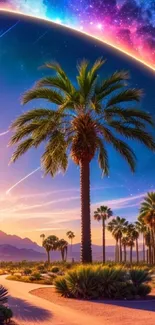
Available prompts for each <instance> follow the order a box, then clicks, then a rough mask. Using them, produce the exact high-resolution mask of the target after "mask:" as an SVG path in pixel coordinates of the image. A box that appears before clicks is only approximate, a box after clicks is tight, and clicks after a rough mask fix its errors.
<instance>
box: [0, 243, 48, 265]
mask: <svg viewBox="0 0 155 325" xmlns="http://www.w3.org/2000/svg"><path fill="white" fill-rule="evenodd" d="M23 260H28V261H45V260H46V255H45V253H39V252H36V251H34V250H33V249H25V248H20V249H19V248H16V247H14V246H11V245H1V246H0V261H23Z"/></svg>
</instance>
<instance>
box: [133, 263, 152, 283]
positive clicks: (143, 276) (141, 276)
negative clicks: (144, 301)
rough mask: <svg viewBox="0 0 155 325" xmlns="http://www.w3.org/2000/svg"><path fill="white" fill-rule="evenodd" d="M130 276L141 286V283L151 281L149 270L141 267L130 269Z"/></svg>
mask: <svg viewBox="0 0 155 325" xmlns="http://www.w3.org/2000/svg"><path fill="white" fill-rule="evenodd" d="M129 276H130V279H131V281H132V283H133V284H134V286H135V287H139V286H140V285H141V284H144V283H147V282H150V281H151V275H150V274H149V272H148V271H147V270H144V269H140V268H138V269H131V270H129Z"/></svg>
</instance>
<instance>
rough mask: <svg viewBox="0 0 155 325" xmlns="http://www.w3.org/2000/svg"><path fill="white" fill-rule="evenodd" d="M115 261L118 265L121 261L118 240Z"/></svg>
mask: <svg viewBox="0 0 155 325" xmlns="http://www.w3.org/2000/svg"><path fill="white" fill-rule="evenodd" d="M115 261H116V263H117V262H118V261H119V248H118V240H116V248H115Z"/></svg>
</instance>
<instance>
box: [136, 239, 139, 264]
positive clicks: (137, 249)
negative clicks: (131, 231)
mask: <svg viewBox="0 0 155 325" xmlns="http://www.w3.org/2000/svg"><path fill="white" fill-rule="evenodd" d="M136 255H137V263H139V247H138V239H136Z"/></svg>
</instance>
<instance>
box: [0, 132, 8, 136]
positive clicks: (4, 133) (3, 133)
mask: <svg viewBox="0 0 155 325" xmlns="http://www.w3.org/2000/svg"><path fill="white" fill-rule="evenodd" d="M8 133H9V130H7V131H4V132H2V133H0V137H1V136H3V135H6V134H8Z"/></svg>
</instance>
